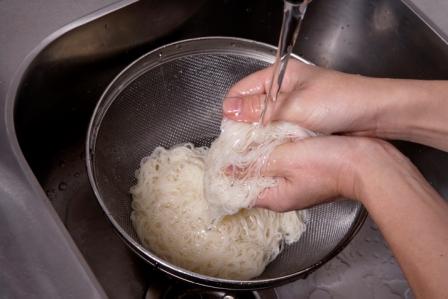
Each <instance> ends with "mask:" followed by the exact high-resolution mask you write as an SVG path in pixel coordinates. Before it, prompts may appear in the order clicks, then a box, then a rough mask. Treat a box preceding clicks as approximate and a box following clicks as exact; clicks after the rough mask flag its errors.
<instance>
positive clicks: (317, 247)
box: [87, 37, 365, 289]
mask: <svg viewBox="0 0 448 299" xmlns="http://www.w3.org/2000/svg"><path fill="white" fill-rule="evenodd" d="M274 58H275V48H274V47H272V46H269V45H266V44H261V43H258V42H254V41H249V40H242V39H235V38H217V37H213V38H200V39H192V40H186V41H181V42H177V43H174V44H170V45H167V46H164V47H162V48H159V49H157V50H155V51H152V52H150V53H148V54H146V55H144V56H143V57H142V58H140V59H138V60H137V61H135V62H134V63H133V64H131V65H130V66H129V67H127V68H126V69H125V70H124V71H122V72H121V73H120V74H119V75H118V76H117V77H116V78H115V80H114V81H113V82H112V83H111V84H110V85H109V87H108V88H107V90H106V91H105V92H104V94H103V96H102V98H101V100H100V101H99V103H98V105H97V107H96V109H95V112H94V115H93V117H92V120H91V123H90V127H89V133H88V137H87V168H88V173H89V179H90V182H91V184H92V187H93V189H94V192H95V194H96V197H97V199H98V201H99V203H100V204H101V206H102V208H103V210H104V211H105V213H106V215H107V216H108V218H109V219H110V221H111V222H112V224H113V225H114V227H115V228H116V229H117V230H118V232H119V234H120V236H121V237H122V238H123V239H124V241H125V242H126V243H127V244H128V245H129V246H130V247H131V248H132V249H133V250H134V251H135V252H136V253H137V254H139V255H140V256H141V257H142V258H143V259H145V260H146V261H147V262H149V263H151V264H152V265H154V266H156V267H158V268H160V269H161V270H163V271H165V272H168V273H170V274H171V275H174V276H176V277H179V278H182V279H184V280H188V281H191V282H194V283H198V284H202V285H206V286H211V287H218V288H232V289H253V288H261V287H271V286H274V285H278V284H280V283H282V282H286V281H289V280H292V279H296V278H298V277H305V276H306V275H307V274H309V273H310V272H311V271H312V270H314V269H316V268H317V267H319V266H320V265H322V264H323V263H324V262H326V261H327V260H329V259H330V258H331V257H333V256H334V255H336V254H337V253H338V252H339V251H340V250H341V249H342V248H343V247H344V246H345V245H346V244H347V243H348V242H349V240H350V239H351V238H352V237H353V235H354V234H355V233H356V232H357V230H358V229H359V227H360V226H361V224H362V223H363V221H364V219H365V210H364V209H363V208H362V206H361V205H360V204H358V203H356V202H353V201H348V200H342V201H338V202H336V203H328V204H323V205H319V206H316V207H313V208H311V209H310V210H309V219H307V230H306V232H305V233H304V234H303V235H302V237H301V239H300V240H299V241H298V242H297V243H295V244H293V245H291V246H287V247H286V248H285V250H284V251H283V252H282V253H281V254H280V255H279V256H278V257H277V259H275V260H274V261H273V262H272V263H270V264H269V265H268V267H267V268H266V270H265V271H264V272H263V274H262V275H261V276H259V277H257V278H255V279H252V280H250V281H237V280H228V279H219V278H215V277H210V276H205V275H200V274H197V273H193V272H190V271H187V270H185V269H182V268H180V267H177V266H176V265H173V264H170V263H168V262H167V261H164V260H163V259H161V258H159V257H158V256H157V255H156V254H154V253H152V252H151V251H150V250H147V249H145V248H144V247H143V246H142V245H141V243H140V241H139V239H138V237H137V235H136V233H135V231H134V229H133V226H132V224H131V221H130V214H131V196H130V194H129V188H130V187H131V186H132V185H134V184H135V177H134V172H135V170H136V169H137V168H138V167H139V163H140V160H141V159H142V158H143V157H145V156H148V155H149V154H150V153H151V152H152V151H153V150H154V148H155V147H157V146H164V147H167V148H168V147H171V146H173V145H175V144H178V143H185V142H192V143H194V144H195V145H197V146H199V145H210V143H211V141H212V140H213V139H215V138H216V137H217V136H218V134H219V132H220V130H219V128H220V123H221V119H222V112H221V106H222V99H223V97H224V96H225V95H226V93H227V91H228V89H229V87H230V86H232V84H234V83H236V82H237V81H238V80H240V79H241V78H243V77H244V76H247V75H249V74H250V73H252V72H254V71H257V70H259V69H262V68H264V67H266V66H268V65H269V64H271V63H273V61H274ZM295 58H296V59H299V58H298V57H295Z"/></svg>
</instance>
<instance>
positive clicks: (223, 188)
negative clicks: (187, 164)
mask: <svg viewBox="0 0 448 299" xmlns="http://www.w3.org/2000/svg"><path fill="white" fill-rule="evenodd" d="M313 135H315V134H314V133H313V132H311V131H309V130H306V129H303V128H301V127H299V126H297V125H295V124H292V123H287V122H277V123H271V124H269V125H267V126H265V127H261V126H258V125H257V124H246V123H240V122H235V121H231V120H227V119H224V120H223V122H222V124H221V135H220V136H219V137H218V138H217V139H216V140H215V141H214V142H213V144H212V146H211V147H210V151H209V153H208V155H207V158H206V171H205V177H204V180H205V183H204V188H205V189H204V192H205V198H206V199H207V201H208V203H209V207H210V212H209V213H210V215H211V217H212V218H213V219H220V218H221V217H222V216H224V215H232V214H235V213H237V212H238V211H239V210H240V209H242V208H250V207H252V206H253V204H254V203H255V201H256V199H257V197H258V195H259V194H260V193H261V192H262V191H263V190H264V189H266V188H270V187H274V186H275V185H276V184H277V180H276V179H275V178H272V177H262V176H260V168H261V167H262V166H263V165H264V163H265V162H266V160H267V158H268V157H269V155H270V154H271V152H272V150H273V149H274V148H275V147H276V146H278V145H280V144H283V143H285V142H289V141H294V140H299V139H303V138H306V137H310V136H313ZM229 165H233V167H235V168H237V169H247V168H250V169H251V171H252V174H251V175H247V176H246V177H244V178H235V177H233V176H232V175H230V176H229V174H228V173H227V174H226V170H228V166H229Z"/></svg>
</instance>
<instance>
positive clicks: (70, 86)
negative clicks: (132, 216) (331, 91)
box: [0, 0, 448, 299]
mask: <svg viewBox="0 0 448 299" xmlns="http://www.w3.org/2000/svg"><path fill="white" fill-rule="evenodd" d="M13 2H14V5H16V3H19V2H20V3H21V2H23V3H24V2H25V1H3V2H2V7H4V5H12V4H13ZM40 2H42V1H40ZM127 2H128V3H124V2H119V3H118V4H117V5H116V6H115V7H110V8H107V9H104V10H102V11H100V12H95V13H94V14H92V15H90V16H88V17H86V18H83V19H82V20H78V21H76V22H74V23H71V24H70V25H68V26H65V27H64V28H62V29H61V30H58V31H57V32H55V33H54V34H52V35H51V36H49V37H48V38H46V39H45V40H44V41H43V42H42V43H41V44H40V45H39V47H38V48H36V49H35V50H34V51H33V53H32V55H29V56H28V58H27V59H26V60H25V61H23V63H22V65H21V66H20V67H18V65H19V64H20V61H21V60H22V59H21V58H20V57H22V56H21V55H24V53H23V52H22V51H18V49H30V48H32V47H33V46H34V45H35V43H36V36H44V35H45V34H46V33H45V30H49V28H51V26H50V25H49V24H50V23H52V26H53V28H57V27H58V26H60V24H61V17H62V16H61V15H56V14H55V15H53V16H49V17H48V18H47V20H46V21H47V23H48V24H47V25H49V26H34V27H32V28H31V27H27V26H26V24H27V22H28V21H27V20H25V19H23V20H21V22H20V24H23V26H24V27H21V28H17V27H14V24H16V25H17V24H18V23H17V22H8V20H10V18H6V17H5V18H3V19H2V18H1V17H0V24H1V25H2V26H0V28H1V29H0V30H1V31H2V32H4V33H5V32H6V33H7V34H6V35H4V36H3V37H1V36H0V39H2V40H3V42H4V43H6V42H7V40H8V38H9V36H12V35H14V34H18V33H20V32H25V31H26V32H28V33H32V34H28V35H26V34H25V35H23V34H22V35H20V38H17V39H14V40H11V43H9V46H8V47H5V48H4V49H2V51H0V52H1V54H0V56H1V57H2V59H3V60H2V62H3V63H4V65H5V67H4V68H0V74H1V76H2V78H3V79H5V81H4V82H3V83H5V84H3V85H1V84H0V85H1V86H2V88H3V89H2V88H0V89H1V90H2V96H1V97H0V104H1V107H0V111H3V112H4V113H0V119H1V120H2V121H1V124H0V170H1V171H0V173H1V175H0V176H1V179H0V198H1V199H2V200H0V211H2V212H3V213H2V217H0V224H1V225H0V235H1V236H2V240H3V241H4V242H0V254H1V256H2V263H1V266H2V271H0V285H1V286H2V287H1V293H2V295H3V294H4V295H5V296H6V297H12V298H15V297H20V296H23V294H24V293H26V294H35V295H36V296H37V297H41V298H51V297H52V296H56V295H54V294H55V293H54V290H61V292H63V293H62V294H64V295H66V294H69V293H70V294H72V295H73V296H75V297H78V298H88V297H92V296H90V295H89V294H92V293H89V292H91V291H92V290H93V288H92V285H94V284H95V283H94V281H93V280H92V279H91V278H90V277H89V275H83V274H82V273H83V271H84V273H86V271H85V270H80V269H81V268H86V269H87V268H90V269H92V271H91V272H93V274H94V275H95V276H96V278H97V279H98V281H99V283H100V284H101V286H102V287H103V288H104V290H105V291H106V293H107V294H108V295H109V296H110V297H116V298H143V297H144V294H145V292H146V290H147V287H148V286H149V287H152V285H153V282H154V281H158V280H163V281H168V282H167V283H169V284H176V283H178V282H179V280H178V279H172V278H170V277H167V276H166V275H162V273H161V271H154V270H152V267H150V266H149V265H147V263H145V262H144V261H143V260H142V259H141V258H139V257H137V256H136V255H135V254H134V253H133V252H132V251H131V250H130V249H129V248H128V246H126V245H125V244H124V242H122V240H121V239H120V238H119V237H118V234H115V232H114V229H113V228H112V225H110V223H109V221H108V220H107V217H104V213H103V211H102V210H101V208H100V207H99V205H98V203H97V201H96V199H95V196H94V194H93V192H92V190H91V187H90V184H89V181H88V178H87V172H86V170H85V158H84V157H85V156H84V148H85V134H86V130H87V126H88V121H89V119H90V117H91V115H92V112H93V109H94V107H95V104H96V103H97V101H98V99H99V97H100V96H101V94H102V92H103V91H104V89H105V88H106V87H107V85H108V84H109V83H110V81H111V80H113V78H114V77H115V76H116V75H117V73H118V72H120V71H121V70H122V69H123V68H124V67H126V66H127V65H128V64H129V63H131V62H132V61H133V60H135V59H137V58H138V57H140V56H141V55H142V54H143V53H147V52H148V51H150V50H152V49H155V48H157V47H159V46H160V45H163V44H166V43H169V42H173V41H176V40H179V39H185V38H190V37H196V36H205V35H226V36H238V37H245V38H250V39H255V40H258V41H262V42H266V43H269V44H272V45H276V44H277V42H278V32H279V29H280V24H281V21H282V20H281V16H282V4H283V3H282V1H271V0H259V1H244V0H214V1H208V2H205V1H196V0H191V1H184V0H163V1H159V0H157V1H136V2H135V3H132V4H131V2H134V1H127ZM406 2H408V1H406ZM17 5H19V4H17ZM22 5H23V4H22ZM173 8H175V9H174V11H173ZM7 12H8V10H5V11H4V13H3V14H4V15H5V14H7ZM24 12H27V15H33V12H32V11H31V12H30V10H26V7H24V8H23V11H22V13H24ZM0 14H1V13H0ZM306 14H307V15H306V18H305V20H304V22H303V24H302V28H301V32H300V36H299V37H298V41H297V44H296V47H295V49H294V53H296V54H300V55H301V56H303V57H305V58H306V59H307V60H309V61H312V62H313V63H315V64H317V65H319V66H325V67H329V68H333V69H337V70H341V71H346V72H350V73H356V74H362V75H366V76H383V77H391V78H415V79H428V80H429V79H440V80H447V79H448V46H447V43H446V40H447V39H446V37H445V39H443V37H441V36H440V35H439V34H438V33H437V32H434V31H433V30H434V27H433V26H431V22H429V21H428V20H425V19H421V16H419V14H418V13H417V12H416V11H414V12H413V11H411V10H410V9H409V8H408V7H407V6H406V5H405V4H404V3H402V2H401V1H398V0H359V1H352V0H313V2H312V5H310V6H309V7H308V10H307V13H306ZM41 15H42V14H39V16H41ZM164 15H169V16H170V17H169V18H161V17H160V16H164ZM5 16H6V15H5ZM191 16H194V17H191ZM228 16H231V17H228ZM34 19H35V18H30V20H34ZM57 20H59V21H57ZM64 20H65V21H64V23H65V22H69V21H70V20H69V19H66V18H65V19H64ZM176 26H177V27H176ZM41 27H42V28H41ZM44 27H45V28H44ZM80 41H82V42H80ZM86 45H89V46H88V47H86ZM111 49H113V51H111ZM19 58H20V59H19ZM13 70H14V71H15V73H16V78H15V79H14V80H12V83H11V84H10V85H8V83H7V82H8V81H9V80H11V78H12V71H13ZM74 82H75V84H74ZM391 100H392V99H391ZM2 109H3V110H2ZM397 146H399V148H400V150H401V151H402V152H404V153H405V154H406V155H407V156H408V157H409V158H410V159H411V160H412V161H413V162H414V163H415V164H416V165H417V167H418V168H419V169H420V170H421V171H422V173H423V174H424V176H425V177H426V178H427V179H428V181H429V182H430V183H431V184H432V185H433V186H434V188H435V189H436V190H437V191H438V192H439V193H441V194H442V196H444V197H448V180H447V178H448V176H447V175H446V173H447V169H448V155H447V154H446V153H442V152H440V151H438V150H435V149H431V148H428V147H424V146H419V145H416V144H412V143H399V144H397ZM62 182H64V183H65V185H64V184H62V185H61V183H62ZM60 185H61V186H65V187H62V188H60V187H59V186H60ZM44 191H45V192H46V194H45V192H44ZM53 210H55V211H56V212H57V214H56V213H54V211H53ZM51 223H53V224H54V223H58V225H57V228H56V225H53V224H51ZM61 230H62V231H66V232H65V233H64V234H61V233H58V232H59V231H61ZM70 239H73V241H74V242H71V240H70ZM63 244H71V245H70V246H66V245H63ZM75 245H76V246H77V247H78V248H79V251H76V252H77V253H76V252H75V254H76V255H77V256H79V257H80V258H82V259H85V260H86V261H87V263H88V265H86V263H79V262H78V261H77V259H73V255H74V250H73V248H74V247H75ZM30 248H33V250H30ZM81 254H82V255H83V257H81ZM67 265H69V266H68V267H67ZM43 269H44V270H45V271H43ZM67 269H71V272H70V275H68V274H67ZM72 272H73V273H72ZM90 276H91V275H90ZM89 280H90V282H91V283H90V284H89ZM390 283H392V284H390ZM50 284H51V285H50ZM389 284H390V285H389ZM391 287H392V289H391ZM408 287H409V286H408V285H407V283H406V280H405V278H404V277H403V275H402V273H401V271H400V268H399V266H398V264H397V262H396V261H395V259H394V257H393V255H392V252H391V251H390V250H389V249H388V246H387V244H386V243H385V241H384V239H383V237H382V235H381V233H380V232H379V231H378V228H377V227H375V225H374V223H373V222H372V220H371V219H369V220H368V221H367V222H366V224H365V225H364V226H363V227H362V229H361V230H360V231H359V233H358V234H357V235H356V237H355V238H354V239H353V241H352V242H350V244H349V245H348V246H347V247H346V248H345V249H344V250H343V251H342V252H341V253H340V254H339V255H337V256H336V257H335V258H334V259H332V260H331V261H329V262H328V263H327V264H326V265H325V267H321V268H319V269H318V270H316V271H315V272H314V273H312V274H311V275H310V276H309V278H308V279H303V280H302V279H300V280H297V281H295V282H293V283H290V284H287V285H284V286H281V287H278V288H276V291H277V293H278V295H279V298H290V297H291V294H293V296H294V297H295V298H309V297H312V298H322V297H324V298H325V297H331V296H333V297H342V298H374V297H379V298H385V299H386V298H388V299H389V298H390V299H392V298H397V296H398V297H403V298H404V297H407V296H408V295H409V289H408ZM76 290H77V291H76ZM324 291H325V292H327V293H328V294H326V293H325V292H324ZM59 297H60V296H59Z"/></svg>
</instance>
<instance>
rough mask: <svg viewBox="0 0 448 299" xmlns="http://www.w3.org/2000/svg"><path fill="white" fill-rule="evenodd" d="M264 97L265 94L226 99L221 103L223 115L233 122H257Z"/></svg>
mask: <svg viewBox="0 0 448 299" xmlns="http://www.w3.org/2000/svg"><path fill="white" fill-rule="evenodd" d="M265 97H266V95H265V94H255V95H248V96H241V97H227V98H225V99H224V103H223V114H224V116H225V117H227V118H228V119H231V120H235V121H243V122H251V123H252V122H258V121H259V119H260V114H261V111H262V110H263V105H264V99H265Z"/></svg>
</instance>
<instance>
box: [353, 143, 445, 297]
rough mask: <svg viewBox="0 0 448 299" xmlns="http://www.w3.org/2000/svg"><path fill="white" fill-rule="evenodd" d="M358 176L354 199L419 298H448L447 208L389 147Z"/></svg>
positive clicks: (366, 162) (382, 150)
mask: <svg viewBox="0 0 448 299" xmlns="http://www.w3.org/2000/svg"><path fill="white" fill-rule="evenodd" d="M381 147H382V148H379V149H376V155H377V157H376V158H375V159H374V160H370V159H369V160H366V159H364V162H362V164H363V165H360V166H358V167H359V168H362V170H361V172H362V173H360V175H359V178H360V179H359V182H358V184H359V185H360V186H359V188H358V192H359V194H358V195H357V197H358V198H359V199H360V200H361V201H362V203H363V204H364V206H365V207H366V208H367V210H368V211H369V214H370V215H371V217H372V218H373V219H374V221H375V222H376V223H377V225H378V226H379V228H380V230H381V232H382V233H383V235H384V237H385V239H386V240H387V242H388V243H389V245H390V247H391V249H392V251H393V252H394V255H395V257H396V258H397V260H398V262H399V264H400V266H401V268H402V270H403V272H404V274H405V276H406V278H407V279H408V281H409V283H410V285H411V286H412V289H413V290H414V293H415V294H416V295H417V297H418V298H448V287H447V285H446V284H447V281H448V280H447V277H448V204H447V203H446V202H445V201H444V200H443V199H442V198H441V197H440V195H439V194H438V193H437V192H436V191H435V190H434V189H433V188H432V187H431V186H430V185H429V184H428V182H427V181H426V180H425V179H424V178H423V177H422V175H421V174H420V173H419V172H418V170H417V169H416V168H415V167H414V166H413V165H412V164H411V163H410V162H409V161H408V160H407V159H406V158H405V157H403V156H402V155H401V154H400V153H399V152H398V151H397V150H395V149H394V148H392V146H390V145H386V146H384V145H383V146H381Z"/></svg>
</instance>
